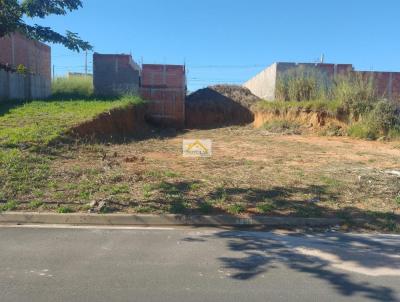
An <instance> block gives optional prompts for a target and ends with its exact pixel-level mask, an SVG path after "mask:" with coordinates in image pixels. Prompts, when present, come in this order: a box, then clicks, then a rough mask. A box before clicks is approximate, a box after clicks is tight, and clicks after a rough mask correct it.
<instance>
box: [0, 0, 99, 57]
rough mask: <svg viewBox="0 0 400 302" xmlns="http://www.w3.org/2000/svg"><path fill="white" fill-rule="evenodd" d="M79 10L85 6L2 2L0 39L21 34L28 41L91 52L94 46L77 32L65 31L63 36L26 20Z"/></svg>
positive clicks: (64, 0)
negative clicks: (29, 39) (30, 23)
mask: <svg viewBox="0 0 400 302" xmlns="http://www.w3.org/2000/svg"><path fill="white" fill-rule="evenodd" d="M79 7H82V1H81V0H22V1H19V0H0V37H4V36H6V35H8V34H10V33H13V32H15V31H19V32H21V33H23V34H25V35H26V36H27V37H29V38H32V39H36V40H39V41H43V42H51V43H57V44H62V45H64V46H65V47H67V48H69V49H71V50H74V51H78V52H79V51H80V50H91V49H92V46H91V45H90V44H89V43H88V42H85V41H83V40H82V39H81V38H80V37H79V36H78V35H77V34H76V33H74V32H71V31H66V33H65V34H64V35H62V34H59V33H57V32H55V31H53V30H52V29H51V28H50V27H45V26H40V25H38V24H34V25H29V24H26V23H25V21H24V19H26V18H41V19H43V18H45V17H47V16H49V15H65V14H67V12H69V11H73V10H76V9H78V8H79ZM24 17H25V18H24Z"/></svg>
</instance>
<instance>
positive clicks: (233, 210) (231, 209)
mask: <svg viewBox="0 0 400 302" xmlns="http://www.w3.org/2000/svg"><path fill="white" fill-rule="evenodd" d="M226 210H227V212H228V213H229V214H233V215H238V214H241V213H243V212H245V211H246V207H245V206H244V205H242V204H240V203H235V204H232V205H230V206H228V208H227V209H226Z"/></svg>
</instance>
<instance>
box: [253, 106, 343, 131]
mask: <svg viewBox="0 0 400 302" xmlns="http://www.w3.org/2000/svg"><path fill="white" fill-rule="evenodd" d="M277 120H284V121H288V122H292V123H296V124H298V125H301V126H303V127H306V128H310V129H313V130H321V129H323V128H327V127H337V128H339V129H346V128H347V127H348V121H347V120H346V118H345V117H341V116H332V115H329V114H328V113H326V112H324V111H320V112H316V111H310V110H302V109H293V110H286V111H263V110H255V111H254V122H253V125H254V127H255V128H261V127H263V125H264V124H266V123H269V122H273V121H277Z"/></svg>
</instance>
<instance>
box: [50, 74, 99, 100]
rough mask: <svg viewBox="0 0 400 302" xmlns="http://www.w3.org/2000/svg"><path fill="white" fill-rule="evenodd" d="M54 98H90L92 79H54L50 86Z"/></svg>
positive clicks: (84, 77)
mask: <svg viewBox="0 0 400 302" xmlns="http://www.w3.org/2000/svg"><path fill="white" fill-rule="evenodd" d="M51 90H52V94H53V96H54V97H69V98H79V97H91V96H92V95H93V77H91V76H74V77H60V78H56V79H55V80H54V81H53V82H52V85H51Z"/></svg>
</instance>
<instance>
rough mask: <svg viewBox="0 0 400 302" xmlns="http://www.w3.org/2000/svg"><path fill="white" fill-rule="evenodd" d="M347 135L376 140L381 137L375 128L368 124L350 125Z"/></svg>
mask: <svg viewBox="0 0 400 302" xmlns="http://www.w3.org/2000/svg"><path fill="white" fill-rule="evenodd" d="M347 133H348V135H349V136H351V137H356V138H362V139H368V140H374V139H377V138H378V137H379V133H378V131H377V129H376V128H375V127H372V126H371V125H370V124H368V123H363V122H357V123H354V124H352V125H350V127H349V129H348V130H347Z"/></svg>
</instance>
